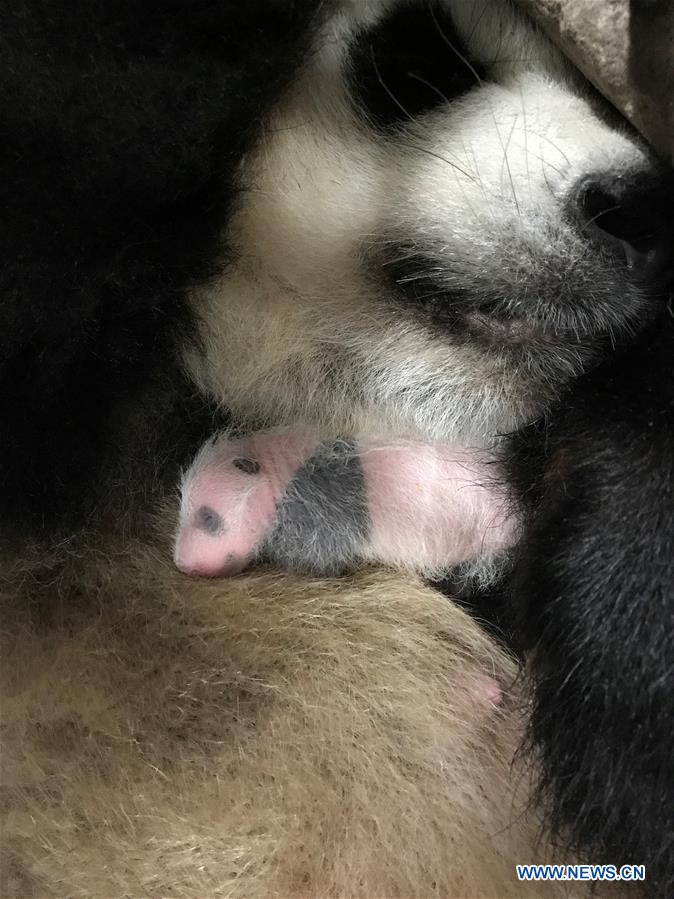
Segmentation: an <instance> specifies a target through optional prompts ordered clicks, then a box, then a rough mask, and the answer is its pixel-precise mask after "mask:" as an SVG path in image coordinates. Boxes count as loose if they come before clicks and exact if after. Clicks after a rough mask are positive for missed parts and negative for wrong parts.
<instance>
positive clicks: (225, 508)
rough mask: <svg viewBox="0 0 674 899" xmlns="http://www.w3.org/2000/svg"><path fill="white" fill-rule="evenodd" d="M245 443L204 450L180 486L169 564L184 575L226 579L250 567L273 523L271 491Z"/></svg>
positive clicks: (216, 444) (222, 441)
mask: <svg viewBox="0 0 674 899" xmlns="http://www.w3.org/2000/svg"><path fill="white" fill-rule="evenodd" d="M251 449H252V447H251V446H250V445H248V444H247V441H231V440H227V439H225V438H221V439H219V440H217V441H215V442H214V443H209V444H207V445H206V446H205V447H204V448H203V449H202V450H201V452H200V453H199V455H198V456H197V458H196V459H195V460H194V462H193V463H192V465H191V466H190V468H189V470H188V471H187V473H186V475H185V477H184V478H183V483H182V495H181V503H180V519H179V523H178V533H177V535H176V540H175V547H174V554H173V558H174V561H175V564H176V565H177V567H178V568H179V569H180V570H181V571H184V572H185V573H187V574H193V575H201V576H204V577H217V576H219V577H228V576H231V575H234V574H238V573H239V572H240V571H242V570H243V569H244V568H245V567H246V565H247V564H248V563H249V562H250V561H251V559H252V558H253V556H254V555H255V552H256V550H257V549H258V548H259V546H260V544H261V543H262V541H263V540H264V538H265V536H266V534H267V533H268V531H269V529H270V528H271V525H272V523H273V520H274V516H275V512H276V504H275V497H274V491H273V489H272V485H271V482H270V479H269V477H268V474H267V473H266V472H265V470H264V468H263V464H262V463H261V461H260V460H258V459H257V458H256V457H255V455H254V454H253V453H252V452H251Z"/></svg>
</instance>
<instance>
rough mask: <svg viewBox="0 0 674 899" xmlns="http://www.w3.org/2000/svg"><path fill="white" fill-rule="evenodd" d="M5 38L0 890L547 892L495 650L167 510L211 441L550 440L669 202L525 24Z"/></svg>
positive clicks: (460, 15)
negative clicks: (182, 565)
mask: <svg viewBox="0 0 674 899" xmlns="http://www.w3.org/2000/svg"><path fill="white" fill-rule="evenodd" d="M1 40H2V42H3V54H2V59H3V62H2V66H3V75H4V77H3V79H2V88H1V96H2V121H3V138H4V139H3V150H2V158H3V167H4V173H3V174H4V177H3V180H2V185H3V186H2V191H3V200H4V202H3V204H2V208H3V211H4V215H5V229H4V231H5V235H6V237H5V241H4V246H3V269H2V296H3V302H2V313H1V314H2V316H3V318H2V323H3V328H2V340H3V357H2V360H1V362H0V364H1V365H2V368H1V372H2V374H1V378H2V380H1V383H2V396H1V401H2V416H3V425H4V427H3V438H2V441H1V445H0V485H1V489H2V497H3V502H2V523H1V525H2V594H3V597H2V616H3V619H4V620H3V635H4V639H5V645H4V648H3V653H2V666H3V698H2V717H3V731H4V744H3V753H2V756H3V764H4V766H5V773H4V775H3V791H4V803H3V809H4V810H3V814H4V815H5V821H4V823H3V834H4V836H3V853H4V860H3V895H7V896H27V895H36V896H49V895H55V896H63V895H73V896H75V895H80V896H84V895H105V896H125V895H156V896H165V895H185V896H204V895H230V896H237V895H238V896H251V895H296V896H302V895H311V896H313V895H338V896H340V895H341V896H356V895H362V896H373V895H387V896H388V895H399V896H415V895H418V896H427V895H430V894H433V893H436V894H438V895H446V896H459V895H461V896H463V895H465V896H485V897H487V896H494V895H499V896H507V895H510V894H512V895H520V894H521V893H522V892H525V893H526V892H527V890H528V891H530V893H531V895H541V894H542V893H543V892H544V893H545V894H546V895H547V894H548V893H549V894H550V895H556V894H559V895H566V894H567V886H566V885H564V884H553V883H549V884H545V885H541V884H533V885H532V884H529V885H528V886H527V885H525V884H522V883H519V882H517V880H516V877H515V872H514V866H515V864H516V863H518V862H528V861H547V860H552V859H555V860H557V859H562V860H568V859H571V860H573V859H575V855H574V854H571V855H570V854H569V850H567V849H566V848H564V842H565V841H564V840H562V848H559V847H557V846H556V845H553V842H552V841H551V840H550V839H549V837H548V825H547V824H546V823H545V822H546V821H547V820H548V812H549V809H548V807H547V803H548V798H547V796H546V795H542V796H540V798H539V794H538V793H537V791H536V790H535V784H536V779H537V776H538V764H539V762H538V757H537V753H536V751H534V753H532V754H531V755H527V756H526V757H525V756H522V755H521V754H520V753H519V752H518V749H519V747H520V745H521V741H522V735H523V733H524V727H525V722H526V720H527V719H528V717H529V709H530V705H529V703H530V692H529V687H528V685H527V683H526V681H524V680H523V679H522V678H521V677H520V675H519V668H518V665H517V661H516V659H515V658H514V657H513V655H512V654H511V653H510V651H509V650H508V649H507V648H506V647H504V645H503V643H502V642H501V641H500V640H499V639H497V638H494V637H493V636H492V635H490V634H488V633H487V632H486V631H485V630H484V629H483V628H482V627H481V626H480V624H479V622H477V621H476V620H475V618H474V617H471V616H470V615H468V614H467V613H466V612H465V611H464V610H463V609H461V608H459V607H457V605H456V604H454V603H452V602H451V601H448V599H447V598H446V597H444V596H443V595H442V594H440V593H439V592H438V591H437V590H435V589H433V588H432V587H431V586H429V585H425V584H423V583H421V582H419V581H418V580H416V579H413V578H410V577H407V576H403V575H401V574H397V573H395V572H387V571H383V570H372V571H364V572H360V573H357V574H354V575H353V577H351V578H346V579H342V580H336V579H328V580H325V579H318V580H316V579H310V578H302V577H298V576H296V575H289V574H284V573H282V572H278V571H273V570H263V571H256V572H252V573H250V574H248V575H244V576H242V577H241V578H239V579H237V580H235V581H231V582H220V581H213V582H203V581H191V580H188V579H186V578H185V577H183V576H182V575H180V574H179V573H178V572H176V571H174V570H173V568H172V566H171V561H170V553H169V546H170V538H171V534H172V529H173V528H174V526H175V518H176V515H177V497H176V485H177V482H178V477H179V471H180V469H181V467H182V466H184V465H185V464H186V463H187V462H188V461H189V459H190V457H191V455H192V453H193V452H194V450H195V449H196V448H197V447H198V445H199V444H200V443H201V442H202V441H203V440H204V439H205V438H206V437H207V436H208V435H209V434H210V433H211V432H212V431H213V430H215V429H217V428H218V427H221V426H223V425H225V424H227V425H230V424H232V423H236V424H237V425H239V426H242V427H249V428H256V427H262V426H268V425H277V424H282V425H292V426H295V425H300V424H302V425H304V424H311V425H313V426H318V427H320V428H322V429H324V430H325V431H326V432H330V433H344V432H347V433H348V432H352V431H354V430H356V429H358V430H377V431H379V432H391V433H400V432H402V433H405V434H410V435H414V436H417V437H420V438H428V439H431V438H433V439H438V438H439V439H444V438H448V437H457V438H460V439H461V440H464V441H467V442H469V443H471V444H472V445H475V446H479V447H486V446H490V445H491V444H492V443H493V441H494V440H495V439H496V438H497V436H500V435H501V434H503V433H505V432H509V431H515V430H517V429H519V428H522V427H524V426H526V425H528V424H529V423H530V422H531V421H533V420H534V419H537V418H538V417H539V416H541V415H544V414H545V413H546V412H547V411H548V409H549V408H550V407H551V406H553V405H554V404H555V402H557V401H558V400H559V399H560V397H564V394H565V390H567V389H568V388H569V387H571V388H573V385H574V383H575V380H576V378H579V377H581V376H582V375H583V372H585V371H586V370H588V369H591V368H593V367H594V365H595V364H597V363H598V362H599V361H600V360H601V359H602V358H603V357H604V356H605V355H611V354H612V352H613V351H614V348H615V346H616V345H617V344H622V343H624V342H628V341H629V340H630V339H631V338H632V336H633V335H635V334H636V333H637V332H639V331H641V330H642V329H643V328H644V327H645V326H646V325H647V324H648V323H649V322H650V321H651V320H653V319H655V318H656V317H657V315H658V308H659V306H660V305H661V304H662V300H663V297H664V289H663V287H662V284H663V279H662V275H663V272H664V270H665V268H666V265H667V262H668V254H667V246H666V243H665V242H662V241H661V235H662V226H661V223H662V221H664V220H665V219H666V217H667V215H668V206H667V202H666V198H667V194H666V190H667V189H668V188H667V176H666V175H665V174H664V173H663V171H662V169H661V168H660V167H659V166H658V165H657V163H656V162H655V161H654V159H653V158H652V156H651V154H650V153H649V151H648V150H647V148H646V147H645V146H644V145H643V143H642V142H641V140H640V139H639V138H638V137H637V136H636V135H635V134H634V133H633V132H632V131H631V130H630V129H629V128H628V127H627V126H626V125H625V124H624V123H623V122H622V121H621V120H620V119H619V118H617V116H616V115H615V113H613V112H612V111H611V110H610V109H609V108H608V107H607V106H606V104H604V102H603V101H602V100H601V98H600V97H598V96H597V95H596V94H595V93H594V92H593V91H592V89H591V88H589V86H588V85H587V84H585V83H584V82H583V81H582V80H581V79H580V78H579V76H578V75H577V74H576V73H575V72H574V71H573V70H572V69H571V68H570V67H569V66H568V64H567V63H566V62H565V61H564V59H563V58H562V57H561V55H560V54H559V53H558V52H557V51H556V50H555V49H554V48H553V47H552V46H551V45H550V44H549V43H548V41H547V40H546V39H545V38H544V37H543V36H542V35H541V34H540V33H539V32H538V31H537V29H536V28H535V27H534V26H533V25H532V24H531V23H530V22H529V21H528V20H527V19H526V18H525V17H524V16H523V15H522V14H521V13H520V12H519V11H518V10H517V8H516V7H515V6H513V5H511V3H510V2H508V0H486V2H484V3H483V2H480V3H478V4H473V3H463V2H460V0H445V2H442V3H438V4H426V3H423V2H403V0H399V2H395V0H388V2H387V0H351V2H349V0H335V2H325V3H318V2H311V0H304V2H302V0H300V2H295V3H293V4H286V3H280V2H279V3H275V2H273V3H269V2H267V3H264V4H262V3H247V4H245V6H244V5H243V4H237V3H234V2H231V3H230V2H220V3H217V4H216V3H206V4H202V5H200V6H199V7H198V8H197V9H195V8H194V5H193V4H192V5H190V4H186V3H184V2H180V0H174V2H172V3H170V4H165V5H162V7H161V8H159V7H157V6H155V5H151V4H141V5H139V4H132V3H119V4H115V5H114V6H111V5H104V4H102V3H97V2H94V0H80V2H78V3H75V4H71V6H70V7H69V8H68V9H67V10H65V9H62V8H60V7H57V5H56V4H53V3H51V2H49V0H46V2H43V3H37V2H35V0H25V2H24V3H22V4H13V5H12V7H11V8H10V9H4V10H3V28H2V37H1ZM644 216H646V217H647V221H646V222H645V223H644V221H643V219H644ZM635 222H636V224H635ZM652 235H655V236H652ZM581 383H582V382H581ZM513 477H514V478H515V479H516V474H515V475H514V476H513ZM485 676H488V677H491V678H494V679H496V680H497V682H498V684H499V686H500V688H501V691H502V699H501V701H500V702H499V703H498V704H497V705H494V703H492V702H491V701H490V700H489V696H488V695H486V694H485V692H484V690H482V689H481V687H482V685H483V684H484V678H485ZM543 762H544V764H547V759H546V757H545V754H544V758H543ZM568 817H569V816H568V815H567V818H568ZM571 823H573V822H571ZM568 824H569V822H568V820H566V819H565V821H564V822H563V823H562V825H561V827H560V828H558V830H560V831H561V833H560V835H561V836H562V837H563V838H564V837H565V831H566V828H567V826H568ZM566 842H568V843H569V844H572V843H573V840H572V839H569V840H568V841H566ZM582 848H583V847H582V845H581V846H580V850H581V851H582ZM607 860H609V859H607ZM615 861H617V862H620V861H621V860H620V859H616V860H615ZM634 861H638V859H634ZM574 889H576V892H575V893H573V895H584V894H586V889H587V885H576V888H574Z"/></svg>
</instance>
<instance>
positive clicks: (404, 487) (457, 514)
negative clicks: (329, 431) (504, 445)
mask: <svg viewBox="0 0 674 899" xmlns="http://www.w3.org/2000/svg"><path fill="white" fill-rule="evenodd" d="M360 458H361V463H362V466H363V472H364V474H365V483H366V487H367V499H368V509H369V512H370V519H371V528H372V532H371V537H370V546H369V552H368V554H367V556H366V557H367V558H369V559H371V560H372V561H380V562H385V563H386V564H389V565H395V566H397V567H402V568H411V569H413V570H415V571H419V572H421V573H424V574H427V575H434V574H441V573H442V572H443V571H446V570H447V568H449V567H452V566H454V565H457V564H458V563H460V562H464V561H467V560H469V559H477V558H479V557H480V556H483V555H493V554H494V553H495V552H498V551H500V550H501V549H504V548H505V547H507V546H509V545H510V544H511V543H512V541H513V533H514V530H513V529H514V522H513V519H512V517H510V516H508V514H507V510H506V506H505V502H504V497H503V494H502V492H501V491H500V489H498V488H497V487H496V486H495V484H494V480H495V478H494V463H493V461H491V462H487V461H486V460H485V458H484V454H482V455H480V454H478V453H477V452H475V451H469V450H466V449H462V448H456V447H451V446H447V445H444V444H427V443H418V442H400V443H379V444H378V443H376V442H373V441H366V442H364V443H363V444H362V451H361V457H360Z"/></svg>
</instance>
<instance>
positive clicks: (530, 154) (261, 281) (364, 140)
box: [186, 0, 648, 443]
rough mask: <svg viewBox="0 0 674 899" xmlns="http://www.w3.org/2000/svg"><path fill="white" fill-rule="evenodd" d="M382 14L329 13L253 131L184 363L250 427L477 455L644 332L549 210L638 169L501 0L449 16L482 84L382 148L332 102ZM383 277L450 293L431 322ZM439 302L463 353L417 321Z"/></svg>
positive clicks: (580, 89) (637, 154)
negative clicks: (598, 354) (223, 259)
mask: <svg viewBox="0 0 674 899" xmlns="http://www.w3.org/2000/svg"><path fill="white" fill-rule="evenodd" d="M395 5H396V4H395V3H394V2H392V0H389V2H374V0H373V2H368V3H362V2H351V3H343V4H342V5H341V9H340V10H339V12H338V13H337V14H335V15H334V16H333V17H331V18H329V19H328V21H327V23H326V25H325V27H324V28H323V29H322V31H321V32H320V34H319V37H318V38H317V43H316V47H315V51H314V53H313V54H312V55H311V56H310V58H309V59H308V60H307V62H306V64H305V66H304V68H303V69H302V71H301V72H300V73H299V75H298V76H297V78H296V80H295V82H294V84H293V85H292V87H291V89H290V90H289V91H288V92H287V94H286V96H285V98H284V99H283V102H282V103H281V104H280V105H279V106H278V107H277V108H276V109H275V110H274V112H273V115H272V116H271V117H270V119H269V121H267V122H266V125H265V129H264V134H263V137H262V139H261V140H260V141H259V143H258V145H257V148H256V150H255V151H254V152H253V153H251V154H250V155H249V157H248V158H246V159H245V160H244V162H243V164H242V167H241V173H240V188H241V196H240V201H239V204H238V209H237V211H236V213H235V215H234V217H233V219H232V221H231V223H230V225H229V229H228V232H227V234H226V240H227V242H228V244H229V245H233V246H234V248H235V250H236V252H237V254H238V259H237V261H236V263H235V265H234V266H232V267H230V268H229V269H228V271H227V273H226V275H225V276H223V277H222V278H219V279H217V280H216V281H214V282H212V283H211V284H209V285H208V286H207V287H205V288H203V289H200V290H199V291H198V292H197V293H195V295H194V308H195V310H196V313H197V315H198V318H199V322H200V327H199V330H200V334H199V338H200V339H199V340H198V341H196V342H195V343H194V344H193V345H192V346H191V347H190V349H189V351H188V352H187V354H186V358H187V364H188V367H189V370H190V371H191V373H192V375H193V376H194V378H195V379H196V381H197V382H198V384H199V385H200V386H201V387H202V388H204V389H206V390H207V391H208V392H210V393H211V394H212V395H213V396H214V397H215V398H216V399H217V400H218V401H220V402H222V403H223V404H225V405H226V406H228V407H230V408H231V409H233V410H234V412H235V413H236V415H237V416H238V417H239V418H242V419H243V420H245V421H250V422H251V423H254V422H259V421H260V420H263V421H265V422H273V423H278V422H281V423H292V422H295V421H303V422H310V423H312V424H318V425H320V426H322V427H324V428H326V429H334V430H342V431H343V430H367V429H375V430H377V431H379V432H386V431H392V432H398V433H400V432H402V433H412V434H418V435H424V436H428V437H433V438H441V439H442V438H445V439H446V438H448V437H451V438H457V437H458V438H461V439H467V440H469V441H471V442H475V443H484V442H488V441H489V440H490V439H492V437H493V435H494V434H495V433H497V432H502V431H504V430H508V429H511V428H513V427H516V426H518V425H520V424H522V423H523V422H524V421H527V420H530V419H531V418H532V417H533V416H534V415H535V414H537V413H538V412H539V411H540V410H541V408H543V407H544V406H545V404H547V403H548V402H549V401H550V400H552V399H553V398H554V397H555V396H556V395H557V393H558V391H559V389H560V387H561V386H562V385H563V384H565V383H566V382H567V381H568V379H569V378H570V377H572V376H575V375H577V374H578V373H579V372H580V371H581V370H582V369H583V367H584V366H585V365H586V364H587V363H588V362H590V361H591V360H592V358H593V354H594V349H595V346H596V341H597V339H598V337H599V335H604V336H608V338H609V339H613V337H614V336H615V335H616V334H619V333H621V332H623V331H624V330H625V329H629V328H630V327H631V325H632V324H633V323H634V322H635V321H636V320H637V319H638V318H639V317H640V316H641V315H642V313H643V307H644V296H643V294H642V293H641V292H640V291H639V290H638V289H637V288H636V287H633V286H630V285H629V284H627V283H626V280H625V278H624V273H623V272H621V271H620V270H619V269H618V266H617V265H616V263H615V262H614V260H613V259H612V258H610V257H609V256H608V255H606V256H604V255H602V254H601V253H600V252H597V249H596V248H595V247H593V246H592V245H591V244H590V243H589V242H588V241H587V240H586V239H585V238H584V235H583V233H582V228H580V227H578V226H577V225H574V224H572V223H571V222H570V221H568V220H567V218H566V217H565V215H564V204H565V202H566V201H567V198H568V197H569V195H570V193H571V192H572V191H573V190H574V188H575V186H576V185H577V184H578V182H579V180H580V179H581V178H583V177H584V176H586V175H590V174H593V173H596V172H607V171H608V172H612V173H617V174H620V173H628V172H633V171H636V170H639V169H644V168H646V167H647V166H648V159H647V154H646V152H645V150H644V149H643V148H642V147H641V146H640V145H639V143H638V141H637V140H636V139H635V138H634V137H633V136H632V135H631V134H629V133H627V131H626V130H625V129H623V130H621V127H622V126H618V127H615V126H614V125H613V124H610V123H609V122H608V121H607V119H606V117H605V115H604V113H603V111H602V110H601V108H598V107H597V100H596V98H594V97H593V96H591V95H590V93H589V91H588V88H587V87H585V86H583V85H582V84H579V82H578V79H577V76H576V75H575V74H574V73H573V72H572V71H571V70H570V68H569V67H567V64H566V63H565V61H564V60H563V59H562V57H561V56H560V54H559V53H558V51H557V50H555V49H554V48H553V47H552V46H551V45H550V44H549V42H548V41H547V40H546V39H545V38H544V37H543V36H542V34H540V33H539V32H538V31H537V30H536V29H535V27H534V26H533V25H532V24H531V23H530V22H529V21H528V20H526V19H525V18H524V17H523V15H522V14H521V13H520V12H519V11H518V10H517V9H516V8H515V7H514V6H513V5H511V3H510V2H507V0H485V2H479V3H472V2H470V3H469V2H462V0H445V6H447V7H448V8H449V11H450V13H451V16H452V20H453V23H454V26H455V28H456V31H457V32H458V33H459V34H460V36H461V39H462V41H463V43H464V44H465V46H466V48H467V53H468V55H469V57H470V60H472V61H473V63H471V62H470V61H468V60H467V65H469V66H472V65H473V64H480V65H481V66H482V68H483V70H484V71H485V73H486V77H485V78H484V79H483V80H479V77H478V76H477V74H476V79H477V80H476V83H475V87H474V88H473V89H472V90H470V91H469V92H468V93H467V94H465V95H464V96H462V97H461V98H458V99H456V100H450V101H448V102H440V103H439V105H438V106H437V107H436V108H435V109H433V110H430V111H429V112H426V113H425V114H423V115H420V116H417V117H410V118H409V119H408V120H407V121H402V122H401V124H400V125H399V127H398V128H397V129H395V130H393V131H390V132H389V133H387V134H382V133H380V132H379V131H378V130H377V129H376V128H375V127H374V124H373V123H372V122H370V121H368V120H367V117H366V116H365V115H364V114H362V112H361V111H359V110H358V109H357V108H356V107H357V104H356V102H354V99H353V97H352V96H351V93H350V85H349V80H348V77H347V71H348V66H349V52H350V46H351V44H350V41H351V40H352V38H353V36H354V35H358V34H359V33H360V32H361V31H362V30H363V29H364V28H365V27H366V26H367V27H371V26H372V24H373V22H374V21H376V20H377V18H378V17H384V16H385V15H386V14H388V13H389V12H390V11H391V9H392V8H393V7H394V6H395ZM438 27H441V26H440V25H438ZM455 52H461V51H460V50H458V49H457V48H453V47H452V46H451V42H450V41H449V39H448V40H447V54H448V58H449V57H450V55H452V54H453V53H455ZM401 257H403V262H404V261H405V259H404V257H407V262H408V269H409V266H410V265H411V266H412V274H411V275H408V276H407V278H402V279H400V281H401V283H404V282H405V280H407V281H408V282H411V281H413V280H414V278H415V272H414V260H415V259H419V260H420V261H419V274H420V275H421V276H423V275H425V274H426V272H427V270H428V268H429V265H430V267H431V269H432V275H433V279H434V283H436V284H437V285H438V286H439V288H440V289H441V290H442V291H446V294H447V296H446V297H444V296H443V297H441V298H440V300H439V302H438V303H437V304H436V306H435V308H434V309H433V310H432V314H430V315H426V314H419V309H411V308H409V304H408V305H405V303H404V302H399V301H397V300H396V297H395V287H392V286H391V284H390V283H389V282H387V281H386V279H385V278H384V277H382V272H385V271H386V268H387V265H389V264H391V263H393V264H395V263H396V262H399V261H400V259H401ZM457 292H458V293H459V294H461V295H462V296H463V297H464V298H465V299H464V301H465V302H466V303H467V305H466V307H465V310H464V311H463V312H462V323H463V330H462V332H461V334H460V335H457V334H456V333H454V332H453V331H452V328H451V327H444V326H442V324H438V323H437V321H436V320H435V319H434V318H433V315H434V314H437V313H438V309H437V306H438V305H441V304H442V303H446V304H448V305H450V306H451V303H452V299H451V297H452V296H453V295H456V294H457ZM483 303H489V304H491V309H492V311H493V310H496V311H497V317H496V318H494V317H493V316H492V315H489V314H485V313H484V312H483V311H481V305H480V304H483ZM440 314H442V310H440Z"/></svg>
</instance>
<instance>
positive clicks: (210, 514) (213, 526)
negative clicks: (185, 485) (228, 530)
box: [194, 506, 225, 537]
mask: <svg viewBox="0 0 674 899" xmlns="http://www.w3.org/2000/svg"><path fill="white" fill-rule="evenodd" d="M194 526H195V527H196V528H198V530H200V531H203V532H204V533H205V534H210V536H211V537H215V536H216V535H218V534H221V533H222V532H223V531H224V529H225V522H224V521H223V519H222V517H221V516H220V515H218V513H217V512H216V511H215V509H211V507H210V506H201V507H200V508H199V509H197V511H196V513H195V515H194Z"/></svg>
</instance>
